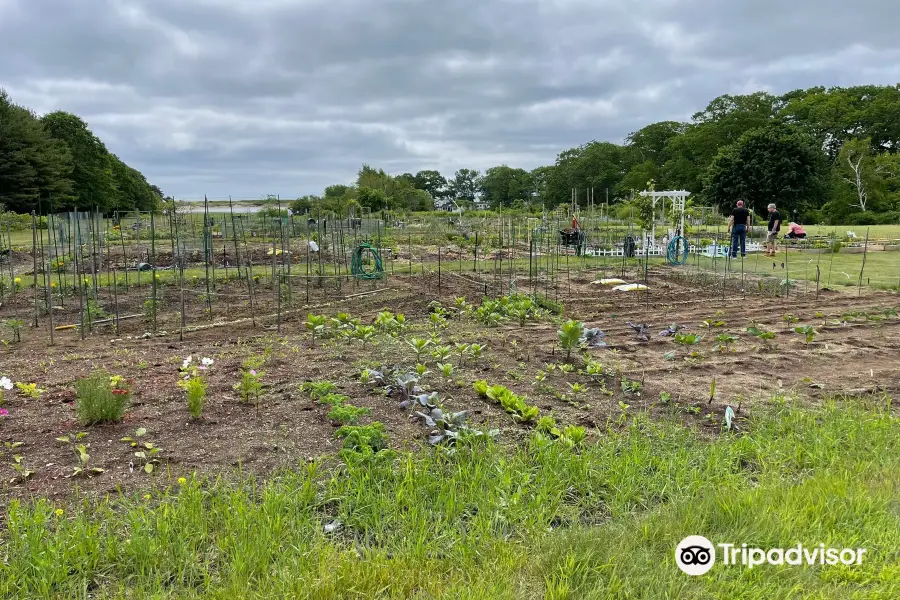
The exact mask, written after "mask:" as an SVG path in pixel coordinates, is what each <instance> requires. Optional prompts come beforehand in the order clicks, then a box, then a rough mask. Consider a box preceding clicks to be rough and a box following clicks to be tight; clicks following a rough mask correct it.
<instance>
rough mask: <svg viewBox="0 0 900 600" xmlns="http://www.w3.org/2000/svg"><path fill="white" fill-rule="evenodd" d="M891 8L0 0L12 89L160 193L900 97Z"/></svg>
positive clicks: (535, 148) (803, 0) (896, 16)
mask: <svg viewBox="0 0 900 600" xmlns="http://www.w3.org/2000/svg"><path fill="white" fill-rule="evenodd" d="M898 22H900V5H898V4H897V3H896V2H895V1H894V0H857V1H856V2H853V3H848V2H846V1H844V0H797V1H795V2H790V3H788V2H783V1H782V0H735V1H733V2H722V1H721V0H643V1H642V2H640V3H638V2H622V1H621V0H619V1H616V2H612V1H608V0H480V1H479V0H445V1H443V2H436V1H433V0H430V1H426V0H380V1H377V2H376V1H373V0H369V1H363V0H327V1H326V0H84V1H83V2H71V1H69V0H0V75H2V79H0V85H3V86H4V87H5V88H6V89H7V91H8V92H9V93H10V94H11V95H12V97H13V99H14V100H15V101H17V102H19V103H21V104H25V105H28V106H30V107H32V108H34V109H35V110H37V111H38V112H46V111H49V110H55V109H63V110H68V111H72V112H75V113H77V114H79V115H81V116H82V117H84V118H85V119H86V120H87V121H88V123H89V124H90V126H91V127H92V128H93V129H94V131H95V132H96V133H97V134H98V135H99V136H100V137H101V138H102V139H104V141H106V142H107V146H108V147H109V148H110V150H111V151H113V152H115V153H116V154H118V155H119V156H120V157H122V158H123V159H124V160H125V161H127V162H129V163H130V164H132V165H134V166H135V167H137V168H138V169H140V170H141V171H142V172H144V174H145V175H147V177H148V178H149V179H150V180H151V181H152V182H154V183H157V184H158V185H160V187H162V188H163V189H164V190H165V191H166V192H168V193H172V194H175V195H176V196H178V197H185V198H196V197H202V195H203V194H204V193H205V194H209V195H210V196H211V197H224V196H227V195H228V194H231V195H233V196H235V197H241V198H255V197H259V196H261V195H263V194H267V193H277V194H280V195H282V196H283V197H294V196H297V195H300V194H305V193H317V192H320V191H321V189H322V188H323V187H324V186H325V185H328V184H331V183H336V182H349V181H350V180H352V179H353V178H354V176H355V172H356V170H357V169H358V168H359V166H360V165H361V164H362V163H363V162H368V163H370V164H373V165H376V166H380V167H383V168H385V169H386V170H388V171H389V172H394V173H400V172H403V171H416V170H419V169H422V168H437V169H439V170H441V171H442V172H444V173H445V174H450V173H452V172H453V171H454V170H456V169H458V168H461V167H469V168H478V169H484V168H487V167H490V166H493V165H496V164H501V163H507V164H510V165H516V166H522V167H525V168H533V167H535V166H538V165H540V164H547V163H551V162H552V161H553V160H554V158H555V156H556V154H557V153H558V152H559V151H561V150H563V149H565V148H569V147H571V146H574V145H576V144H580V143H583V142H586V141H588V140H591V139H599V140H611V141H621V140H622V138H624V137H625V136H626V135H627V134H628V133H629V132H631V131H633V130H635V129H637V128H639V127H641V126H643V125H646V124H648V123H650V122H654V121H659V120H664V119H687V118H689V116H690V115H691V114H692V113H694V112H696V111H698V110H701V109H702V108H704V106H705V105H706V103H707V102H708V101H709V100H711V99H712V98H714V97H715V96H718V95H720V94H723V93H747V92H751V91H756V90H760V89H767V90H770V91H772V92H776V93H778V92H784V91H788V90H791V89H796V88H801V87H808V86H812V85H825V86H831V85H857V84H864V83H875V84H893V83H896V82H898V81H900V66H898V65H900V38H898V36H897V35H896V24H897V23H898Z"/></svg>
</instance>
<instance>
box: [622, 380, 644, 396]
mask: <svg viewBox="0 0 900 600" xmlns="http://www.w3.org/2000/svg"><path fill="white" fill-rule="evenodd" d="M621 386H622V391H623V392H625V393H626V394H637V393H639V392H640V391H641V382H640V381H631V380H629V379H628V378H626V377H623V378H622V381H621Z"/></svg>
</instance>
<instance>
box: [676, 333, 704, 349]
mask: <svg viewBox="0 0 900 600" xmlns="http://www.w3.org/2000/svg"><path fill="white" fill-rule="evenodd" d="M672 339H674V340H675V343H676V344H680V345H682V346H695V345H697V344H699V343H700V340H702V339H703V336H701V335H699V334H696V333H683V332H678V333H676V334H675V336H674V337H673V338H672Z"/></svg>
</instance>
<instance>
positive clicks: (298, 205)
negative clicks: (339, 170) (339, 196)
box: [290, 196, 322, 215]
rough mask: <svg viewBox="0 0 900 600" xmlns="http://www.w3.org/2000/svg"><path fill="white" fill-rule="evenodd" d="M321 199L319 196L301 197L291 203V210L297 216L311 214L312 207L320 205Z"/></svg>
mask: <svg viewBox="0 0 900 600" xmlns="http://www.w3.org/2000/svg"><path fill="white" fill-rule="evenodd" d="M321 202H322V198H320V197H319V196H301V197H299V198H297V199H296V200H294V201H293V202H291V205H290V207H291V210H292V211H294V212H295V213H297V214H299V215H305V214H306V213H308V212H312V209H313V206H315V205H317V204H321Z"/></svg>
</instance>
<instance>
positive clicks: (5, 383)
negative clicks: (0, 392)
mask: <svg viewBox="0 0 900 600" xmlns="http://www.w3.org/2000/svg"><path fill="white" fill-rule="evenodd" d="M0 388H2V389H4V390H7V391H9V390H11V389H12V388H13V384H12V381H11V380H10V378H9V377H0Z"/></svg>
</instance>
